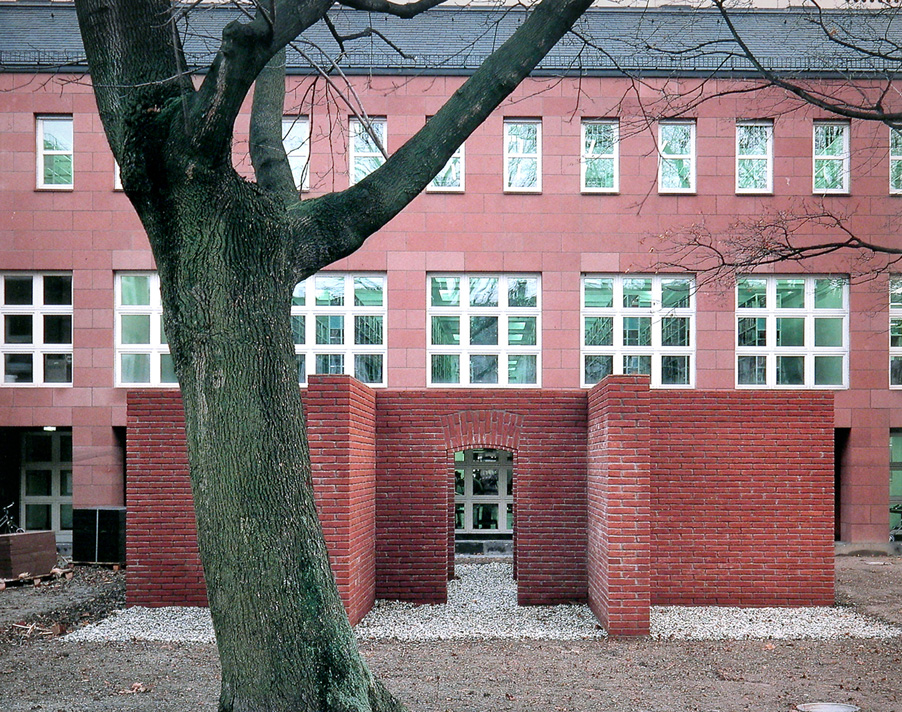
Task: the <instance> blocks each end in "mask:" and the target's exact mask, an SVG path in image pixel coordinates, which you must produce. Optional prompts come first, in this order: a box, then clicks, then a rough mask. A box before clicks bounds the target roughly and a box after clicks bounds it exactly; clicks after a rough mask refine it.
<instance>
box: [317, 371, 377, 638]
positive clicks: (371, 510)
mask: <svg viewBox="0 0 902 712" xmlns="http://www.w3.org/2000/svg"><path fill="white" fill-rule="evenodd" d="M305 404H306V406H307V409H308V410H309V411H310V412H309V415H308V417H307V436H308V438H309V440H310V465H311V471H312V475H313V488H314V496H315V499H316V506H317V511H318V512H319V518H320V522H322V525H323V534H324V535H325V537H326V545H327V546H328V548H329V558H330V560H331V562H332V571H333V572H334V573H335V580H336V582H337V583H338V591H339V593H340V594H341V597H342V601H343V602H344V604H345V609H346V610H347V611H348V617H349V618H350V619H351V622H352V623H356V622H357V621H359V620H360V619H361V618H363V616H365V615H366V613H367V611H369V610H370V608H372V607H373V601H374V600H375V596H376V549H375V537H376V497H375V495H376V438H375V435H376V398H375V394H374V392H373V390H372V389H371V388H368V387H367V386H365V385H363V384H362V383H360V382H359V381H356V380H354V379H352V378H348V377H344V376H320V377H318V378H312V379H310V385H309V386H308V388H307V394H306V399H305Z"/></svg>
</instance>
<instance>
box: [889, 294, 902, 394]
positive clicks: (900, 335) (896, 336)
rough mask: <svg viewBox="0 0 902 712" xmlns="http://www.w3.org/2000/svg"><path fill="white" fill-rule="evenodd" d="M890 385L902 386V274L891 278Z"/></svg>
mask: <svg viewBox="0 0 902 712" xmlns="http://www.w3.org/2000/svg"><path fill="white" fill-rule="evenodd" d="M889 385H890V387H892V388H902V276H893V277H890V280H889Z"/></svg>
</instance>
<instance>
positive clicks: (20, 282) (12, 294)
mask: <svg viewBox="0 0 902 712" xmlns="http://www.w3.org/2000/svg"><path fill="white" fill-rule="evenodd" d="M3 303H4V304H34V297H33V295H32V280H31V277H7V278H6V279H5V280H4V287H3Z"/></svg>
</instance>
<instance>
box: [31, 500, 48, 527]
mask: <svg viewBox="0 0 902 712" xmlns="http://www.w3.org/2000/svg"><path fill="white" fill-rule="evenodd" d="M50 522H51V520H50V505H49V504H26V505H25V528H26V529H50V528H51V525H50Z"/></svg>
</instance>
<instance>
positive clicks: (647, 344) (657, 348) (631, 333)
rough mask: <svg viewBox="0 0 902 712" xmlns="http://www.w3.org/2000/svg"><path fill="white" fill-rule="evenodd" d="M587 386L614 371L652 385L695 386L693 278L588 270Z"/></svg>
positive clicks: (585, 300)
mask: <svg viewBox="0 0 902 712" xmlns="http://www.w3.org/2000/svg"><path fill="white" fill-rule="evenodd" d="M581 292H582V315H581V316H582V320H581V321H582V323H581V329H580V332H581V343H582V363H583V376H582V383H583V386H594V385H595V384H596V383H598V382H599V381H600V380H602V379H603V378H604V377H605V376H607V375H610V374H617V375H623V374H626V375H631V374H644V375H648V376H649V377H650V378H651V385H652V386H655V387H666V388H692V387H693V386H694V385H695V280H694V279H693V278H691V277H683V276H675V275H671V276H667V275H654V276H652V275H623V274H617V275H595V274H590V275H584V276H583V278H582V288H581Z"/></svg>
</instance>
